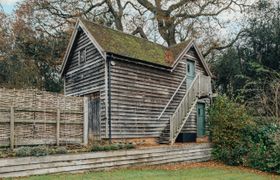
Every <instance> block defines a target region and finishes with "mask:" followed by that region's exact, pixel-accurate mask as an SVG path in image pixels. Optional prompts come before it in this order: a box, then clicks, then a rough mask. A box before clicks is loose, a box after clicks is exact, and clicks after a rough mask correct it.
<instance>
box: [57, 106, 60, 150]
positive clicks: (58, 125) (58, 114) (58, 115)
mask: <svg viewBox="0 0 280 180" xmlns="http://www.w3.org/2000/svg"><path fill="white" fill-rule="evenodd" d="M59 129H60V109H59V108H58V109H57V119H56V145H57V146H59V138H60V137H59V133H60V130H59Z"/></svg>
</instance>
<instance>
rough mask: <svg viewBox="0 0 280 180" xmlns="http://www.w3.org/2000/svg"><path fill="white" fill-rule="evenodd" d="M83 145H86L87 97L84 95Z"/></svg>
mask: <svg viewBox="0 0 280 180" xmlns="http://www.w3.org/2000/svg"><path fill="white" fill-rule="evenodd" d="M83 142H84V145H85V146H86V145H88V97H84V137H83Z"/></svg>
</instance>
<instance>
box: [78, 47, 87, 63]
mask: <svg viewBox="0 0 280 180" xmlns="http://www.w3.org/2000/svg"><path fill="white" fill-rule="evenodd" d="M86 61H87V49H86V48H83V49H81V50H80V51H79V65H80V64H82V63H85V62H86Z"/></svg>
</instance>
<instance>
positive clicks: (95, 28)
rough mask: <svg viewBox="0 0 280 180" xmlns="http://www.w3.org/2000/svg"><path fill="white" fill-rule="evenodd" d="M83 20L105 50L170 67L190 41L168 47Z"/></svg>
mask: <svg viewBox="0 0 280 180" xmlns="http://www.w3.org/2000/svg"><path fill="white" fill-rule="evenodd" d="M81 21H82V23H83V24H84V25H85V26H86V28H87V30H88V31H89V33H91V35H92V36H93V37H94V38H95V40H96V41H97V43H98V44H99V45H100V46H101V47H102V48H103V50H104V51H105V52H107V53H113V54H117V55H121V56H125V57H129V58H133V59H137V60H141V61H146V62H150V63H154V64H159V65H163V66H169V67H170V66H171V65H172V64H173V62H174V61H175V60H176V59H177V57H178V56H179V55H180V54H181V52H182V51H183V50H184V48H186V47H187V45H188V44H189V43H190V41H186V42H183V43H180V44H178V45H175V46H172V47H170V48H167V47H165V46H162V45H160V44H157V43H153V42H151V41H148V40H146V39H143V38H139V37H136V36H133V35H130V34H126V33H123V32H121V31H117V30H113V29H111V28H108V27H105V26H102V25H99V24H96V23H93V22H90V21H87V20H82V19H81Z"/></svg>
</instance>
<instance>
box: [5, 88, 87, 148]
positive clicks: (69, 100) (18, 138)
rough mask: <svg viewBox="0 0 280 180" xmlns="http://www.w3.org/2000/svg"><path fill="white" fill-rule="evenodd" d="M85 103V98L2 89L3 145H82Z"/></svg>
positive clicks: (35, 91)
mask: <svg viewBox="0 0 280 180" xmlns="http://www.w3.org/2000/svg"><path fill="white" fill-rule="evenodd" d="M83 105H84V101H83V98H82V97H65V96H64V95H61V94H56V93H50V92H45V91H38V90H34V89H32V90H30V89H28V90H10V89H0V146H10V147H11V148H13V147H16V146H20V145H39V144H57V145H60V144H73V143H74V144H80V143H82V142H83V122H84V117H83V116H84V114H83V112H84V110H83Z"/></svg>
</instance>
